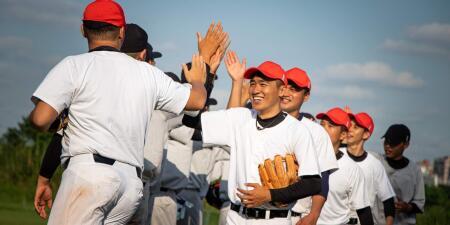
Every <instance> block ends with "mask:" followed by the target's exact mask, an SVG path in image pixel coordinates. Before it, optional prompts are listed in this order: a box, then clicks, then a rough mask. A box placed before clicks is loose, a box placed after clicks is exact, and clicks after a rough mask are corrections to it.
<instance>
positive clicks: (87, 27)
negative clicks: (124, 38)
mask: <svg viewBox="0 0 450 225" xmlns="http://www.w3.org/2000/svg"><path fill="white" fill-rule="evenodd" d="M83 30H84V33H85V35H86V38H87V39H88V40H115V39H117V38H118V37H119V33H120V27H118V26H115V25H112V24H109V23H105V22H99V21H92V20H83Z"/></svg>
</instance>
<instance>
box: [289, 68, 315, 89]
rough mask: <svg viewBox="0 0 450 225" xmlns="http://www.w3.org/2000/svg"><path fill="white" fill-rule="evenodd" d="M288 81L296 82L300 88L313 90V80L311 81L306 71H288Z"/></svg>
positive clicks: (297, 69)
mask: <svg viewBox="0 0 450 225" xmlns="http://www.w3.org/2000/svg"><path fill="white" fill-rule="evenodd" d="M286 77H287V79H288V81H292V82H294V83H295V84H296V85H297V86H298V87H301V88H308V89H311V80H309V77H308V74H307V73H306V71H304V70H302V69H300V68H298V67H294V68H292V69H290V70H288V71H286Z"/></svg>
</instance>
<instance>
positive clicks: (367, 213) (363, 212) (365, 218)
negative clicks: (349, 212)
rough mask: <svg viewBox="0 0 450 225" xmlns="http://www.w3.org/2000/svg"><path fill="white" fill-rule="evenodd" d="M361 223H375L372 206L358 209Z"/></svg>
mask: <svg viewBox="0 0 450 225" xmlns="http://www.w3.org/2000/svg"><path fill="white" fill-rule="evenodd" d="M356 214H358V218H359V222H360V224H361V225H373V224H374V223H373V216H372V210H370V206H367V207H365V208H362V209H358V210H356Z"/></svg>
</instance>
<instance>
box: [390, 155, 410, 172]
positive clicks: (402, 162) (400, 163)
mask: <svg viewBox="0 0 450 225" xmlns="http://www.w3.org/2000/svg"><path fill="white" fill-rule="evenodd" d="M385 159H386V162H387V163H388V164H389V166H390V167H392V168H394V169H396V170H399V169H403V168H405V167H407V166H408V164H409V159H408V158H406V157H403V158H401V159H399V160H395V159H390V158H388V157H385Z"/></svg>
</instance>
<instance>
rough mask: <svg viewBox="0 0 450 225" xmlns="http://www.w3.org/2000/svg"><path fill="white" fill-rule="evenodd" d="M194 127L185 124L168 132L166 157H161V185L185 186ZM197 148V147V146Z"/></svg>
mask: <svg viewBox="0 0 450 225" xmlns="http://www.w3.org/2000/svg"><path fill="white" fill-rule="evenodd" d="M193 134H194V129H192V128H189V127H187V126H181V127H178V128H175V129H173V130H171V131H170V132H169V141H168V142H167V150H166V157H165V158H164V159H163V165H162V171H161V186H162V187H164V188H168V189H170V190H180V189H183V188H185V187H187V185H188V183H189V173H190V168H191V159H192V151H193V149H194V142H193V141H192V140H191V138H192V135H193ZM197 149H199V147H197Z"/></svg>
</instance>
